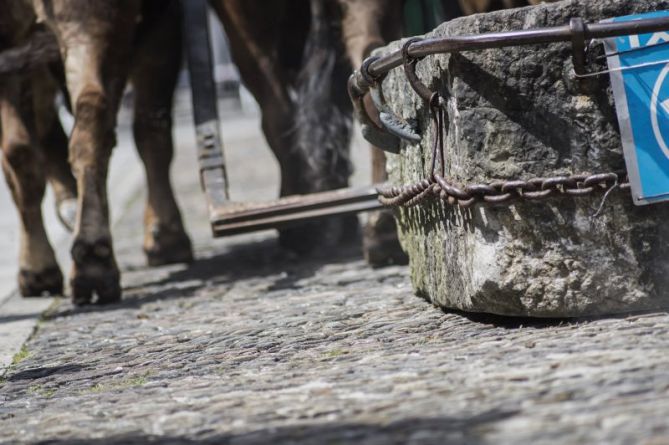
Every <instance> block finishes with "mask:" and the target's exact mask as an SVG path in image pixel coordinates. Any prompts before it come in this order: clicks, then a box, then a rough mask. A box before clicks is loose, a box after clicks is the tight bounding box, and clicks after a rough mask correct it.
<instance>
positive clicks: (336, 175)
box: [295, 0, 352, 191]
mask: <svg viewBox="0 0 669 445" xmlns="http://www.w3.org/2000/svg"><path fill="white" fill-rule="evenodd" d="M309 3H310V7H311V25H310V29H309V33H308V36H307V39H306V43H305V46H304V52H303V57H302V65H301V69H300V72H299V75H298V77H297V87H296V93H297V99H296V101H297V111H296V116H295V142H296V145H295V148H296V150H299V151H300V152H301V153H300V157H301V158H302V159H304V160H305V163H306V165H305V167H306V171H305V172H304V180H305V181H306V182H307V184H306V187H307V188H308V189H310V190H311V191H321V190H328V189H334V188H340V187H346V186H347V185H348V179H349V177H350V175H351V173H352V167H351V162H350V157H349V147H350V141H351V131H352V110H351V104H350V102H349V100H348V96H347V93H346V80H347V78H348V75H349V74H350V70H351V67H350V64H349V62H348V59H347V58H346V57H345V54H344V50H343V44H342V38H341V30H340V23H341V17H340V11H338V10H336V9H335V8H334V7H335V6H336V2H332V1H328V0H310V1H309Z"/></svg>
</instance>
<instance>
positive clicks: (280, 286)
mask: <svg viewBox="0 0 669 445" xmlns="http://www.w3.org/2000/svg"><path fill="white" fill-rule="evenodd" d="M242 126H243V125H242V124H239V125H237V128H241V127H242ZM245 131H246V130H245ZM224 134H226V133H224ZM247 136H248V131H246V132H244V131H241V130H240V132H239V133H238V134H237V135H235V134H231V132H230V131H228V133H227V137H228V139H227V140H228V141H230V138H232V140H233V141H232V143H231V142H228V148H230V149H231V150H229V153H231V155H230V156H229V158H230V162H231V163H232V164H233V165H234V162H236V161H234V160H235V159H237V157H238V156H241V157H244V156H248V154H244V153H243V152H242V151H241V150H237V148H239V147H243V146H244V144H245V143H250V142H252V140H256V141H257V137H256V138H255V139H253V138H252V137H247ZM180 137H182V138H185V137H191V136H190V134H187V135H185V136H184V135H182V136H180ZM235 138H236V139H235ZM184 141H185V139H184V140H182V141H181V144H180V145H181V146H184V145H185V144H186V142H184ZM245 141H246V142H245ZM180 156H181V157H180V159H179V160H178V161H177V164H176V165H177V166H178V168H176V169H175V176H176V182H177V189H178V190H179V191H180V201H181V203H182V205H183V207H184V208H185V214H186V215H187V222H188V226H189V228H190V230H191V232H192V233H193V237H194V241H195V245H196V247H197V252H198V260H197V261H196V262H195V264H193V265H192V266H191V267H185V266H171V267H165V268H160V269H146V268H145V267H144V266H143V265H142V264H143V258H142V256H141V251H140V245H141V224H140V221H141V215H142V209H141V202H142V197H141V196H138V197H137V198H136V199H135V200H134V202H133V203H132V204H131V205H130V206H129V207H128V209H126V211H125V213H124V216H123V218H121V221H120V223H119V224H118V225H117V227H116V228H115V235H116V243H117V248H118V254H119V258H120V261H121V263H122V265H123V268H124V270H125V274H124V278H123V280H124V289H125V300H124V302H123V303H122V304H118V305H113V306H109V307H104V308H88V309H76V308H74V307H72V306H71V305H70V304H69V303H67V302H64V301H63V302H61V303H60V304H59V305H58V306H57V307H55V308H54V309H53V310H52V311H51V312H50V314H49V315H48V316H47V317H46V318H45V320H44V321H43V322H41V323H40V325H39V326H38V329H37V331H36V333H35V335H33V337H32V338H31V339H30V340H29V341H28V342H27V343H26V345H25V348H24V349H23V350H22V352H21V354H19V355H18V356H17V360H16V361H17V363H16V364H15V365H13V366H12V367H11V368H10V369H9V370H8V372H7V373H6V374H5V376H4V379H3V381H2V383H1V387H0V442H5V443H16V442H28V443H53V444H58V443H81V444H108V443H109V444H126V443H146V442H151V441H153V442H155V443H200V442H202V441H210V443H230V444H274V443H280V444H289V443H290V444H292V443H309V444H343V443H363V444H388V443H412V444H422V443H435V444H440V443H472V444H479V443H480V444H483V443H490V444H504V443H513V444H519V443H528V444H542V443H564V444H574V443H588V444H590V443H614V444H627V443H630V444H631V443H644V444H648V445H650V444H663V443H669V428H668V426H667V425H668V422H667V415H668V414H669V355H668V354H667V347H668V346H669V315H667V314H647V315H636V316H628V317H616V318H608V319H599V320H580V321H569V322H568V321H553V320H546V321H529V320H509V319H501V318H494V317H486V316H463V315H461V314H449V313H444V312H442V311H440V310H438V309H436V308H434V307H433V306H431V305H429V304H427V303H425V302H424V301H423V300H421V299H420V298H418V297H416V296H414V295H413V293H412V290H411V286H410V283H409V279H408V276H407V271H406V269H405V268H401V267H390V268H386V269H380V270H372V269H370V268H368V267H366V265H365V264H364V262H363V261H362V259H361V258H360V253H359V251H358V250H357V249H355V248H348V249H342V251H340V252H321V253H320V254H319V255H316V256H314V257H312V258H309V259H298V258H295V257H292V256H291V255H289V254H287V253H285V252H282V251H281V250H280V249H279V248H278V247H277V246H276V243H275V237H274V235H273V234H271V233H269V234H266V233H265V234H257V235H253V236H247V237H243V238H237V239H233V240H223V241H221V240H217V241H212V240H211V239H210V237H209V233H208V227H207V224H206V217H205V214H204V205H203V199H202V197H201V195H200V192H199V189H198V184H197V176H196V175H195V173H194V172H195V167H194V165H193V162H192V158H194V156H193V153H192V151H190V150H185V151H184V152H182V153H181V154H180ZM237 170H239V169H237ZM260 174H261V172H258V171H255V170H253V171H248V172H246V176H248V177H254V176H255V175H260ZM239 175H240V173H238V172H236V171H235V170H231V176H232V181H233V185H234V184H235V183H236V182H235V181H237V184H238V185H237V187H239V189H238V191H239V190H246V191H247V192H249V193H255V192H254V191H253V190H250V189H249V190H247V189H244V187H243V185H244V184H243V182H242V181H241V179H238V178H239ZM243 176H244V175H242V177H243ZM236 177H237V178H236ZM233 195H235V190H233Z"/></svg>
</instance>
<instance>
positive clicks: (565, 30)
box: [351, 17, 669, 95]
mask: <svg viewBox="0 0 669 445" xmlns="http://www.w3.org/2000/svg"><path fill="white" fill-rule="evenodd" d="M578 25H579V26H570V25H564V26H556V27H550V28H541V29H530V30H523V31H510V32H497V33H487V34H478V35H465V36H448V37H439V38H432V39H424V40H421V41H418V42H413V43H411V44H410V45H408V47H407V49H406V52H407V54H408V56H410V57H411V58H414V59H422V58H424V57H425V56H429V55H431V54H444V53H453V52H461V51H480V50H484V49H491V48H503V47H507V46H520V45H536V44H540V43H557V42H573V40H574V39H575V38H579V39H580V38H582V39H584V40H586V41H587V40H591V39H601V38H607V37H618V36H626V35H635V34H646V33H651V32H657V31H666V30H668V29H669V17H661V18H653V19H643V20H634V21H628V22H608V23H588V24H586V23H583V25H582V26H580V23H579V24H578ZM575 34H578V36H576V35H575ZM402 64H403V58H402V51H401V50H398V51H395V52H393V53H391V54H388V55H386V56H383V57H380V58H378V59H376V60H374V61H373V62H371V63H369V66H368V67H367V72H368V74H369V75H370V76H371V77H377V78H378V77H381V76H384V75H385V74H387V73H388V72H389V71H390V70H392V69H394V68H397V67H399V66H401V65H402ZM351 77H352V80H353V83H354V90H355V93H356V94H359V95H364V94H365V93H366V92H367V91H369V88H370V87H371V85H369V83H368V82H366V81H365V79H364V78H363V77H362V75H361V74H360V71H359V70H358V71H356V72H355V73H353V75H352V76H351Z"/></svg>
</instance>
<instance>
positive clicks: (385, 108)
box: [369, 81, 421, 144]
mask: <svg viewBox="0 0 669 445" xmlns="http://www.w3.org/2000/svg"><path fill="white" fill-rule="evenodd" d="M369 91H370V96H371V97H372V102H373V103H374V106H375V107H376V109H377V110H379V120H380V121H381V124H383V127H384V128H385V130H387V131H388V133H390V134H393V135H395V136H397V137H399V138H400V139H403V140H405V141H407V142H410V143H412V144H417V143H418V142H420V140H421V135H420V133H419V132H418V131H417V130H416V128H415V125H412V124H411V123H409V122H408V121H407V120H406V119H404V118H403V117H402V116H399V115H397V114H395V112H394V111H393V110H392V108H390V106H389V105H388V103H387V102H386V98H385V96H384V95H383V82H381V81H379V82H377V84H376V86H374V87H372V88H371V89H370V90H369Z"/></svg>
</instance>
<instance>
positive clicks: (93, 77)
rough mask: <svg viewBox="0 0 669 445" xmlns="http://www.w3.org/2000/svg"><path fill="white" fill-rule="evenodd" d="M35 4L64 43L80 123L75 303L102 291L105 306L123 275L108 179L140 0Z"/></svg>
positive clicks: (73, 154) (75, 150) (75, 149)
mask: <svg viewBox="0 0 669 445" xmlns="http://www.w3.org/2000/svg"><path fill="white" fill-rule="evenodd" d="M36 1H37V11H38V15H39V16H40V18H42V19H43V20H44V21H45V22H46V23H47V24H48V26H49V27H50V28H51V29H52V30H53V31H54V32H55V33H56V35H57V36H58V41H59V43H60V45H61V52H62V54H63V57H64V60H63V63H64V65H65V73H66V82H67V87H68V91H69V94H70V102H71V103H72V107H73V112H74V116H75V122H76V123H75V127H74V129H73V131H72V135H71V137H70V144H69V152H70V164H71V165H72V168H73V171H74V174H75V177H76V178H77V192H78V193H77V195H78V212H77V221H76V226H75V233H74V235H75V238H74V243H73V246H72V259H73V263H74V264H73V268H72V272H71V276H70V284H71V287H72V299H73V301H74V302H75V303H76V304H86V303H90V302H91V301H93V295H94V294H97V297H98V300H97V301H98V302H99V303H108V302H113V301H117V300H119V299H120V297H121V287H120V282H119V279H120V274H119V270H118V266H117V264H116V259H115V257H114V251H113V248H112V239H111V231H110V228H109V210H108V203H107V189H106V188H107V184H106V179H107V169H108V166H109V158H110V156H111V151H112V148H113V146H114V144H115V135H114V130H115V124H116V112H117V110H118V103H119V99H120V96H121V93H122V91H123V87H124V86H125V83H126V79H127V74H128V67H129V63H130V57H131V50H132V42H133V38H134V35H135V28H136V24H137V22H138V19H139V17H140V1H138V0H135V1H133V0H118V1H115V2H91V1H85V0H59V1H57V2H54V1H47V0H36Z"/></svg>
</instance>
